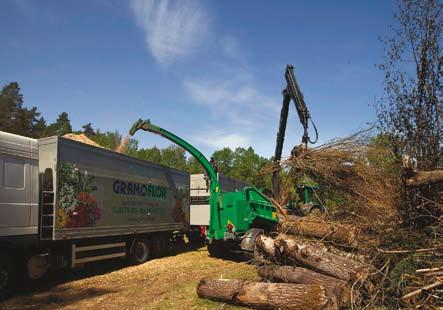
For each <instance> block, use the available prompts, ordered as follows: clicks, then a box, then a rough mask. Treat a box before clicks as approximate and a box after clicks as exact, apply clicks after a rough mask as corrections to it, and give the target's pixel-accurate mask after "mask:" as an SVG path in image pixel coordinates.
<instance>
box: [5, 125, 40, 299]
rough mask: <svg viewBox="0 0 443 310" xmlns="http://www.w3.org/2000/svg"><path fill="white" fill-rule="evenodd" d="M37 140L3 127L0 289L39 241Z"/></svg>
mask: <svg viewBox="0 0 443 310" xmlns="http://www.w3.org/2000/svg"><path fill="white" fill-rule="evenodd" d="M38 202H39V188H38V141H37V140H36V139H32V138H27V137H22V136H18V135H14V134H10V133H6V132H1V131H0V292H3V291H4V288H5V287H7V286H9V285H10V283H11V282H12V281H13V280H14V279H13V274H14V261H17V260H23V259H24V255H23V253H24V252H25V250H26V249H27V248H29V247H32V246H34V245H36V244H37V241H38V217H39V203H38Z"/></svg>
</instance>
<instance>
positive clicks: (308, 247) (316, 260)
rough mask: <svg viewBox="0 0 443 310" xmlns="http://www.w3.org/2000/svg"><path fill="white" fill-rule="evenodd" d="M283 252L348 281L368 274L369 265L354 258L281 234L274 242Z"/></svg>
mask: <svg viewBox="0 0 443 310" xmlns="http://www.w3.org/2000/svg"><path fill="white" fill-rule="evenodd" d="M274 245H275V247H276V248H277V249H278V251H279V252H280V253H281V254H280V255H284V256H286V257H288V258H289V259H291V260H292V261H294V262H295V263H297V264H301V265H303V266H306V267H308V268H310V269H313V270H315V271H317V272H320V273H322V274H325V275H328V276H331V277H334V278H337V279H341V280H344V281H347V282H350V281H355V280H357V279H363V278H365V277H366V276H367V274H368V267H367V266H366V265H364V264H361V263H359V262H356V261H354V260H352V259H348V258H345V257H343V256H339V255H336V254H333V253H330V252H328V251H327V250H325V249H324V248H320V247H318V246H314V245H313V244H309V243H305V242H301V241H298V240H296V239H293V238H288V237H287V236H285V235H284V234H280V235H279V236H278V237H277V239H276V240H275V242H274Z"/></svg>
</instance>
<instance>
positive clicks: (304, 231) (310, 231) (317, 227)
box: [278, 217, 358, 248]
mask: <svg viewBox="0 0 443 310" xmlns="http://www.w3.org/2000/svg"><path fill="white" fill-rule="evenodd" d="M278 230H279V231H280V232H283V233H288V234H292V235H299V236H306V237H312V238H317V239H322V240H329V241H334V242H336V243H339V244H343V245H346V246H350V247H352V248H356V247H357V246H358V239H357V236H358V230H357V228H356V227H355V226H352V225H347V224H339V223H334V222H326V221H323V220H319V219H312V218H307V217H304V218H302V217H301V218H298V219H293V220H287V221H281V222H280V224H279V227H278Z"/></svg>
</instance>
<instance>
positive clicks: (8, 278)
mask: <svg viewBox="0 0 443 310" xmlns="http://www.w3.org/2000/svg"><path fill="white" fill-rule="evenodd" d="M14 278H15V277H14V266H13V264H12V260H11V259H10V258H9V257H0V300H2V299H4V298H6V297H8V296H9V294H10V293H11V288H12V287H13V282H14Z"/></svg>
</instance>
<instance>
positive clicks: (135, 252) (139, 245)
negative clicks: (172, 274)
mask: <svg viewBox="0 0 443 310" xmlns="http://www.w3.org/2000/svg"><path fill="white" fill-rule="evenodd" d="M150 256H151V248H150V244H149V242H148V241H147V240H135V241H134V243H133V244H132V247H131V251H130V261H131V263H132V264H134V265H139V264H143V263H144V262H146V261H148V260H149V258H150Z"/></svg>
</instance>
